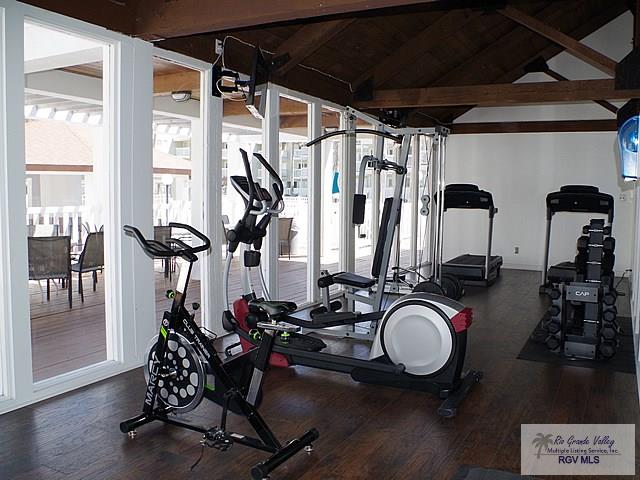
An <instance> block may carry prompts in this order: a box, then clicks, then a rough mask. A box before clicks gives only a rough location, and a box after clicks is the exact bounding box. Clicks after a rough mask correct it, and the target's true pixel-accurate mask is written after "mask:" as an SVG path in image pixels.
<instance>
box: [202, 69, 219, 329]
mask: <svg viewBox="0 0 640 480" xmlns="http://www.w3.org/2000/svg"><path fill="white" fill-rule="evenodd" d="M212 91H213V77H212V71H211V70H207V71H204V72H202V73H201V75H200V92H201V93H200V95H201V97H200V98H201V102H200V103H201V107H200V108H201V113H200V118H201V120H202V149H203V156H202V158H203V163H202V166H203V175H202V179H203V185H202V188H203V193H202V197H201V198H202V202H201V204H202V212H203V219H204V220H203V233H204V234H205V235H207V236H208V237H209V239H210V240H211V250H210V253H209V255H201V256H200V258H201V274H202V279H201V282H202V283H201V289H202V308H203V311H202V312H203V324H204V326H205V327H206V328H208V329H209V330H211V331H212V332H214V333H216V334H218V335H221V334H223V333H224V330H223V329H222V312H223V310H224V309H225V307H224V305H223V299H222V288H221V285H222V250H221V246H222V236H223V230H222V221H221V219H222V194H221V192H222V189H221V185H222V99H221V98H218V97H214V96H213V95H211V92H212Z"/></svg>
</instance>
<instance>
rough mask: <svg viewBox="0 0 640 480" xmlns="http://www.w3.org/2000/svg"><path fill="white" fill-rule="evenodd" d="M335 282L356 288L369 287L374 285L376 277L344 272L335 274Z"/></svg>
mask: <svg viewBox="0 0 640 480" xmlns="http://www.w3.org/2000/svg"><path fill="white" fill-rule="evenodd" d="M333 280H334V281H335V283H337V284H340V285H348V286H349V287H355V288H369V287H373V286H374V285H375V283H376V279H375V278H369V277H363V276H362V275H358V274H356V273H351V272H342V273H337V274H336V275H334V276H333Z"/></svg>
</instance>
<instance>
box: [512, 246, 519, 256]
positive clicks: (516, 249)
mask: <svg viewBox="0 0 640 480" xmlns="http://www.w3.org/2000/svg"><path fill="white" fill-rule="evenodd" d="M513 253H514V254H515V255H518V254H519V253H520V247H513Z"/></svg>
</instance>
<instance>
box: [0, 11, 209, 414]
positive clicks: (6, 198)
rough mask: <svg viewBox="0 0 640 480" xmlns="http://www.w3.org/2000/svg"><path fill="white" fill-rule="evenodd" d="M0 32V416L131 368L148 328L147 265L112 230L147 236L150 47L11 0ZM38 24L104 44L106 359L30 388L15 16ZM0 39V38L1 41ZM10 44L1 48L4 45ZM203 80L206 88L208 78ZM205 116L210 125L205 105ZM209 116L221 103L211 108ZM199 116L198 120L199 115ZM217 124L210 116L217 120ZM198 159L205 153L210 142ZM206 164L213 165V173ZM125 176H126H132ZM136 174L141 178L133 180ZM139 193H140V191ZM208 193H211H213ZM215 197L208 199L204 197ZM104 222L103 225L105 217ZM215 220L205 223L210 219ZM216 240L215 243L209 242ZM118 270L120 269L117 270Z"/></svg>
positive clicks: (151, 302) (19, 25)
mask: <svg viewBox="0 0 640 480" xmlns="http://www.w3.org/2000/svg"><path fill="white" fill-rule="evenodd" d="M0 8H2V9H3V11H4V15H3V18H2V21H3V35H2V36H1V38H0V49H2V55H0V61H1V64H0V135H2V137H3V143H4V145H5V148H4V149H2V150H0V185H2V187H3V188H2V194H1V195H0V231H1V232H3V233H2V234H0V262H2V266H3V268H2V269H0V287H1V288H0V307H1V310H0V312H1V313H2V319H0V321H1V322H3V324H2V325H0V333H2V339H1V340H0V341H2V342H3V344H2V346H1V347H0V355H2V357H0V361H1V362H2V363H1V364H2V367H3V371H2V372H0V374H1V375H3V390H4V392H3V393H4V396H3V397H0V414H1V413H4V412H7V411H10V410H13V409H15V408H18V407H21V406H24V405H27V404H30V403H33V402H35V401H38V400H41V399H44V398H48V397H51V396H54V395H57V394H60V393H63V392H65V391H68V390H72V389H74V388H77V387H80V386H84V385H87V384H89V383H92V382H95V381H98V380H102V379H104V378H107V377H110V376H113V375H116V374H118V373H122V372H124V371H126V370H130V369H133V368H137V367H139V366H140V365H141V363H142V356H143V352H144V349H145V347H146V344H147V342H148V340H149V332H150V331H151V329H152V327H151V326H152V325H155V288H154V282H153V265H152V261H151V259H149V258H146V257H145V256H144V255H143V254H141V253H140V251H139V247H138V246H137V244H135V241H134V240H132V239H130V238H128V237H126V236H125V235H124V234H123V233H122V230H121V227H122V225H123V224H126V223H131V224H134V225H140V226H141V227H142V228H143V230H145V231H147V230H148V231H147V234H151V232H152V230H151V217H152V195H151V189H152V179H153V164H152V148H151V147H152V143H151V129H150V128H148V127H149V126H150V124H151V121H152V108H153V66H152V58H153V46H152V45H151V44H150V43H147V42H144V41H142V40H138V39H133V38H130V37H127V36H124V35H121V34H118V33H115V32H110V31H108V30H106V29H104V28H102V27H97V26H95V25H91V24H88V23H85V22H82V21H79V20H76V19H72V18H69V17H65V16H63V15H59V14H55V13H53V12H49V11H46V10H43V9H40V8H36V7H32V6H30V5H25V4H22V3H19V2H16V1H13V0H0ZM25 20H28V21H30V22H34V23H39V24H44V25H45V26H48V27H50V28H57V29H61V30H63V31H66V32H69V33H75V34H78V35H80V36H83V37H88V38H92V39H94V40H97V41H99V42H101V43H103V44H106V45H109V47H107V48H109V49H110V52H111V54H110V56H109V61H108V63H105V73H104V78H108V79H109V80H108V81H106V82H104V83H105V84H106V85H107V88H108V89H109V90H108V92H107V91H105V92H104V96H103V98H105V99H106V101H105V102H104V111H105V114H106V115H105V122H106V125H107V129H108V131H109V134H108V136H107V138H106V141H105V143H106V144H107V145H108V148H109V157H108V158H109V166H108V169H109V172H110V175H109V188H108V191H109V193H108V196H109V202H108V203H109V205H108V208H107V210H108V213H107V216H106V218H107V222H108V225H109V226H110V227H111V228H112V229H113V234H112V235H109V236H108V237H109V238H108V239H107V238H106V239H105V250H106V251H105V258H106V259H107V262H108V265H109V267H110V268H111V269H112V270H113V272H112V275H109V278H108V279H107V280H108V282H109V285H108V286H106V288H107V289H109V291H110V292H111V294H110V295H108V296H107V298H105V308H106V310H107V312H106V313H107V331H108V332H109V334H108V337H107V351H108V357H109V360H107V361H106V362H102V363H100V364H97V365H92V366H90V367H87V368H84V369H81V370H77V371H75V372H70V373H68V374H64V375H61V376H58V377H55V378H51V379H47V380H45V381H43V382H38V384H35V385H34V383H33V375H32V360H31V358H32V357H31V332H30V313H29V298H28V280H27V269H26V268H25V267H26V264H27V246H26V243H27V242H26V234H25V233H26V232H25V231H23V229H21V228H15V226H16V225H23V224H24V219H25V218H26V210H25V208H26V207H25V204H24V187H23V186H22V185H23V184H22V183H21V182H18V181H16V179H17V178H21V177H22V176H24V172H25V169H24V106H23V103H24V102H23V98H24V75H23V65H24V54H23V51H24V48H23V38H24V21H25ZM3 42H4V43H3ZM9 45H10V48H9V47H8V46H9ZM208 75H209V76H207V75H205V77H207V78H206V79H205V82H203V85H204V88H207V83H208V85H209V86H210V85H211V82H210V74H208ZM203 103H207V104H209V107H210V108H209V110H210V111H207V112H205V114H206V118H207V119H208V120H209V121H211V120H213V121H215V119H216V114H215V112H213V111H212V110H215V109H214V108H213V107H212V105H211V102H203ZM218 107H219V108H218V110H219V112H218V115H219V114H220V113H221V105H219V106H218ZM203 118H204V117H203ZM218 123H220V122H218ZM207 145H208V146H207V149H206V150H205V155H207V156H206V157H205V158H210V156H209V154H208V152H210V148H211V142H209V143H208V144H207ZM214 170H215V169H214ZM134 173H135V175H134ZM141 179H147V180H148V181H144V182H141V181H140V180H141ZM147 191H148V193H149V194H148V195H147V194H146V193H147ZM214 197H215V196H214ZM214 202H215V200H214ZM107 222H105V223H107ZM214 225H215V223H214ZM219 238H220V237H218V238H217V239H219ZM125 269H127V271H126V272H124V270H125Z"/></svg>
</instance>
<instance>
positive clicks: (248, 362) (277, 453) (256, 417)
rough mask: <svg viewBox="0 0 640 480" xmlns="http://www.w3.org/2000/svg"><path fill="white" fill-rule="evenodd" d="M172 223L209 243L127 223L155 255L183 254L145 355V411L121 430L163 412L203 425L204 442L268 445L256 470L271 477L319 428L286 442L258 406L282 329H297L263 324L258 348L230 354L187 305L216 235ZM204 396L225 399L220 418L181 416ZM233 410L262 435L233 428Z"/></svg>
mask: <svg viewBox="0 0 640 480" xmlns="http://www.w3.org/2000/svg"><path fill="white" fill-rule="evenodd" d="M169 226H170V227H172V228H174V229H183V230H186V231H187V232H189V233H190V234H191V235H193V236H194V237H195V238H197V239H199V240H200V241H201V242H202V243H201V245H199V246H196V247H192V246H189V245H187V244H186V243H184V242H183V241H181V240H178V239H173V238H172V239H169V240H168V241H167V242H166V243H162V242H159V241H156V240H150V239H146V238H145V237H144V236H143V235H142V233H141V232H140V231H139V230H138V229H137V228H135V227H132V226H129V225H125V227H124V231H125V232H126V233H128V234H130V235H133V236H134V237H135V238H136V239H137V240H138V243H139V244H140V246H141V247H142V249H143V250H144V251H145V252H146V253H147V254H148V255H150V256H152V257H159V258H176V259H177V261H178V262H179V264H180V267H181V268H180V275H179V278H178V283H177V286H176V289H175V291H172V290H170V291H169V292H168V294H167V297H168V298H171V299H172V300H173V302H172V305H171V309H170V310H168V311H166V312H165V313H164V316H163V318H162V323H161V325H160V332H159V334H158V335H156V336H155V337H154V338H153V339H152V341H151V343H150V344H149V348H148V349H147V353H146V356H145V358H146V363H145V376H146V378H147V389H146V393H145V397H144V403H143V405H142V413H141V414H140V415H138V416H136V417H133V418H130V419H128V420H125V421H123V422H122V423H121V424H120V430H121V431H122V432H123V433H127V434H128V435H129V437H130V438H132V439H133V438H135V437H136V429H137V428H138V427H141V426H142V425H145V424H147V423H151V422H153V421H156V420H158V421H160V422H164V423H167V424H169V425H174V426H178V427H182V428H185V429H188V430H192V431H195V432H199V433H201V434H202V440H201V442H200V443H201V444H202V446H203V447H204V446H208V447H211V448H215V449H217V450H220V451H226V450H228V449H229V448H231V446H233V444H234V443H238V444H240V445H244V446H246V447H250V448H255V449H257V450H262V451H264V452H268V453H270V454H271V456H270V457H269V458H268V459H266V460H265V461H263V462H261V463H258V464H257V465H255V466H254V467H253V468H252V469H251V477H252V478H253V479H254V480H262V479H265V478H268V476H269V474H270V473H271V472H272V471H273V470H274V469H275V468H277V467H278V466H280V465H281V464H282V463H284V462H286V461H287V460H288V459H290V458H291V457H293V456H294V455H295V454H296V453H298V452H299V451H301V450H303V449H305V450H307V451H311V442H313V441H315V440H316V439H317V438H318V436H319V434H318V431H317V430H316V429H315V428H313V429H311V430H309V431H308V432H306V433H305V434H304V435H302V436H301V437H299V438H296V439H294V440H292V441H291V442H289V443H287V444H286V445H282V444H281V443H280V442H279V441H278V439H277V438H276V436H275V434H274V433H273V432H272V431H271V429H270V428H269V426H268V425H267V423H266V422H265V421H264V419H263V418H262V417H261V416H260V414H259V413H258V410H257V408H258V405H259V403H260V401H261V399H262V381H263V379H264V373H265V371H266V369H267V366H268V359H269V354H270V353H271V349H272V346H273V342H274V336H275V332H285V331H287V332H289V331H291V330H292V329H291V328H288V327H287V326H284V325H283V326H278V325H269V324H265V325H261V327H260V328H261V338H260V339H259V340H257V339H256V340H255V341H256V348H255V350H253V351H251V352H244V353H242V354H240V355H237V356H234V357H233V358H230V359H227V360H226V361H224V362H223V361H222V360H221V359H220V358H219V357H218V352H217V351H216V349H215V348H214V345H213V340H214V339H215V338H211V337H209V336H207V335H206V334H205V332H204V331H203V330H202V329H201V328H200V327H199V326H198V324H197V323H196V322H195V321H194V316H195V315H194V314H192V313H190V312H189V311H188V310H187V308H186V306H185V303H186V299H187V287H188V285H189V279H190V278H191V270H192V268H193V264H194V263H195V262H196V261H197V260H198V257H197V256H196V254H197V253H199V252H204V251H206V250H208V249H209V247H210V246H211V242H210V240H209V239H208V238H207V237H206V236H205V235H204V234H202V233H200V232H199V231H197V230H196V229H194V228H193V227H190V226H189V225H184V224H181V223H170V224H169ZM193 308H194V310H196V309H197V308H199V305H197V304H193ZM203 398H206V399H208V400H211V401H213V402H215V403H217V404H219V405H221V406H222V414H221V418H220V424H219V426H215V427H212V428H209V427H204V426H199V425H194V424H192V423H188V422H184V421H181V420H178V419H177V418H176V417H175V416H174V415H177V414H181V413H186V412H189V411H191V410H193V409H194V408H196V407H197V406H198V405H200V403H201V402H202V400H203ZM229 411H232V412H234V413H237V414H239V415H242V416H244V417H245V418H246V419H247V421H248V422H249V424H250V425H251V426H252V427H253V429H254V430H255V432H256V434H257V437H258V438H253V437H249V436H245V435H243V434H240V433H235V432H229V431H227V429H226V424H227V416H228V413H229Z"/></svg>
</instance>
